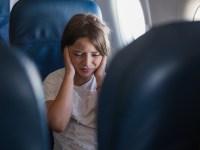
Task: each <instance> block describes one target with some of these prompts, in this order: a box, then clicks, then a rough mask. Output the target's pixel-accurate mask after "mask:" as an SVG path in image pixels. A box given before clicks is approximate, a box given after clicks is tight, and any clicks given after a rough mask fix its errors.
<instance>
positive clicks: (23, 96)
mask: <svg viewBox="0 0 200 150" xmlns="http://www.w3.org/2000/svg"><path fill="white" fill-rule="evenodd" d="M0 70H1V74H0V97H1V99H0V120H1V124H0V133H1V136H0V149H1V150H48V147H49V142H48V140H49V139H48V126H47V121H46V115H45V112H46V110H45V108H46V107H45V105H44V96H43V92H42V86H41V80H40V78H39V75H38V72H37V70H36V68H35V66H33V64H32V62H31V61H30V60H29V59H27V58H26V57H25V56H23V55H21V54H19V53H16V52H15V51H14V50H10V49H8V48H6V47H4V46H3V45H2V44H1V43H0Z"/></svg>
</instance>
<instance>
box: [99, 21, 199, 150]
mask: <svg viewBox="0 0 200 150" xmlns="http://www.w3.org/2000/svg"><path fill="white" fill-rule="evenodd" d="M199 39H200V23H199V22H193V23H191V22H182V23H174V24H169V25H164V26H160V27H155V28H153V29H151V30H150V31H149V32H147V33H146V34H144V35H143V36H141V37H140V38H139V39H137V40H135V41H134V42H132V43H131V44H130V45H128V46H127V47H125V48H124V49H122V50H121V51H120V52H119V53H118V54H117V55H116V57H115V58H114V60H113V61H112V62H111V64H110V67H109V69H108V72H107V75H106V78H105V80H104V84H103V87H102V91H101V94H100V98H99V105H98V143H99V149H101V150H114V149H115V150H116V149H119V150H120V149H126V150H133V149H134V150H161V149H169V150H170V149H176V150H188V149H190V150H196V149H198V148H199V140H200V109H199V108H200V101H199V99H200V93H199V89H200V69H199V66H200V50H199V49H200V42H199Z"/></svg>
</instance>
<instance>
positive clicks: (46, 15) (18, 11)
mask: <svg viewBox="0 0 200 150" xmlns="http://www.w3.org/2000/svg"><path fill="white" fill-rule="evenodd" d="M80 12H90V13H95V14H97V15H99V16H101V12H100V9H99V7H98V5H97V4H96V3H95V2H94V1H90V0H33V1H28V0H20V1H19V2H18V3H17V4H16V5H15V6H14V8H13V10H12V12H11V16H10V42H11V44H12V45H14V46H16V47H20V49H23V51H24V52H25V53H26V54H28V55H29V56H30V57H31V58H32V59H33V61H34V62H35V63H36V65H37V66H38V67H39V71H40V73H41V75H42V78H43V79H44V78H45V76H46V75H47V74H49V73H50V72H52V71H54V70H55V69H57V68H61V67H63V61H62V60H63V58H62V56H61V53H60V40H61V35H62V32H63V30H64V26H65V25H66V24H67V22H68V21H69V19H70V18H71V17H72V16H73V15H74V14H76V13H80Z"/></svg>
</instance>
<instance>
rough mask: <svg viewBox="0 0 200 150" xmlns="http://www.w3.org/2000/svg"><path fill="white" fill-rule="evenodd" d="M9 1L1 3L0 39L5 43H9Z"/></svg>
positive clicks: (4, 0) (2, 0)
mask: <svg viewBox="0 0 200 150" xmlns="http://www.w3.org/2000/svg"><path fill="white" fill-rule="evenodd" d="M9 4H10V3H9V1H8V0H1V1H0V37H1V38H2V39H3V40H4V42H5V43H7V42H8V24H9V13H10V10H9Z"/></svg>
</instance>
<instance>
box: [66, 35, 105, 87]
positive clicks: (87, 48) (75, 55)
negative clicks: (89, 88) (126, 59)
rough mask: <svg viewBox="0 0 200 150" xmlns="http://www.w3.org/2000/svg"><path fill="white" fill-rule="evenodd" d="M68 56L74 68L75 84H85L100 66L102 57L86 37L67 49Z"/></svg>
mask: <svg viewBox="0 0 200 150" xmlns="http://www.w3.org/2000/svg"><path fill="white" fill-rule="evenodd" d="M69 55H70V58H71V61H72V64H73V66H74V68H75V71H76V74H75V83H80V84H81V83H85V82H87V81H88V80H90V78H91V77H92V75H93V74H94V72H95V71H96V69H97V68H98V67H99V66H100V64H101V60H102V58H103V57H102V55H101V54H100V53H99V51H98V50H97V49H96V48H95V47H94V45H93V44H92V43H91V42H90V40H89V39H88V38H87V37H83V38H79V39H78V40H76V42H75V43H74V44H73V45H72V46H70V47H69Z"/></svg>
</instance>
